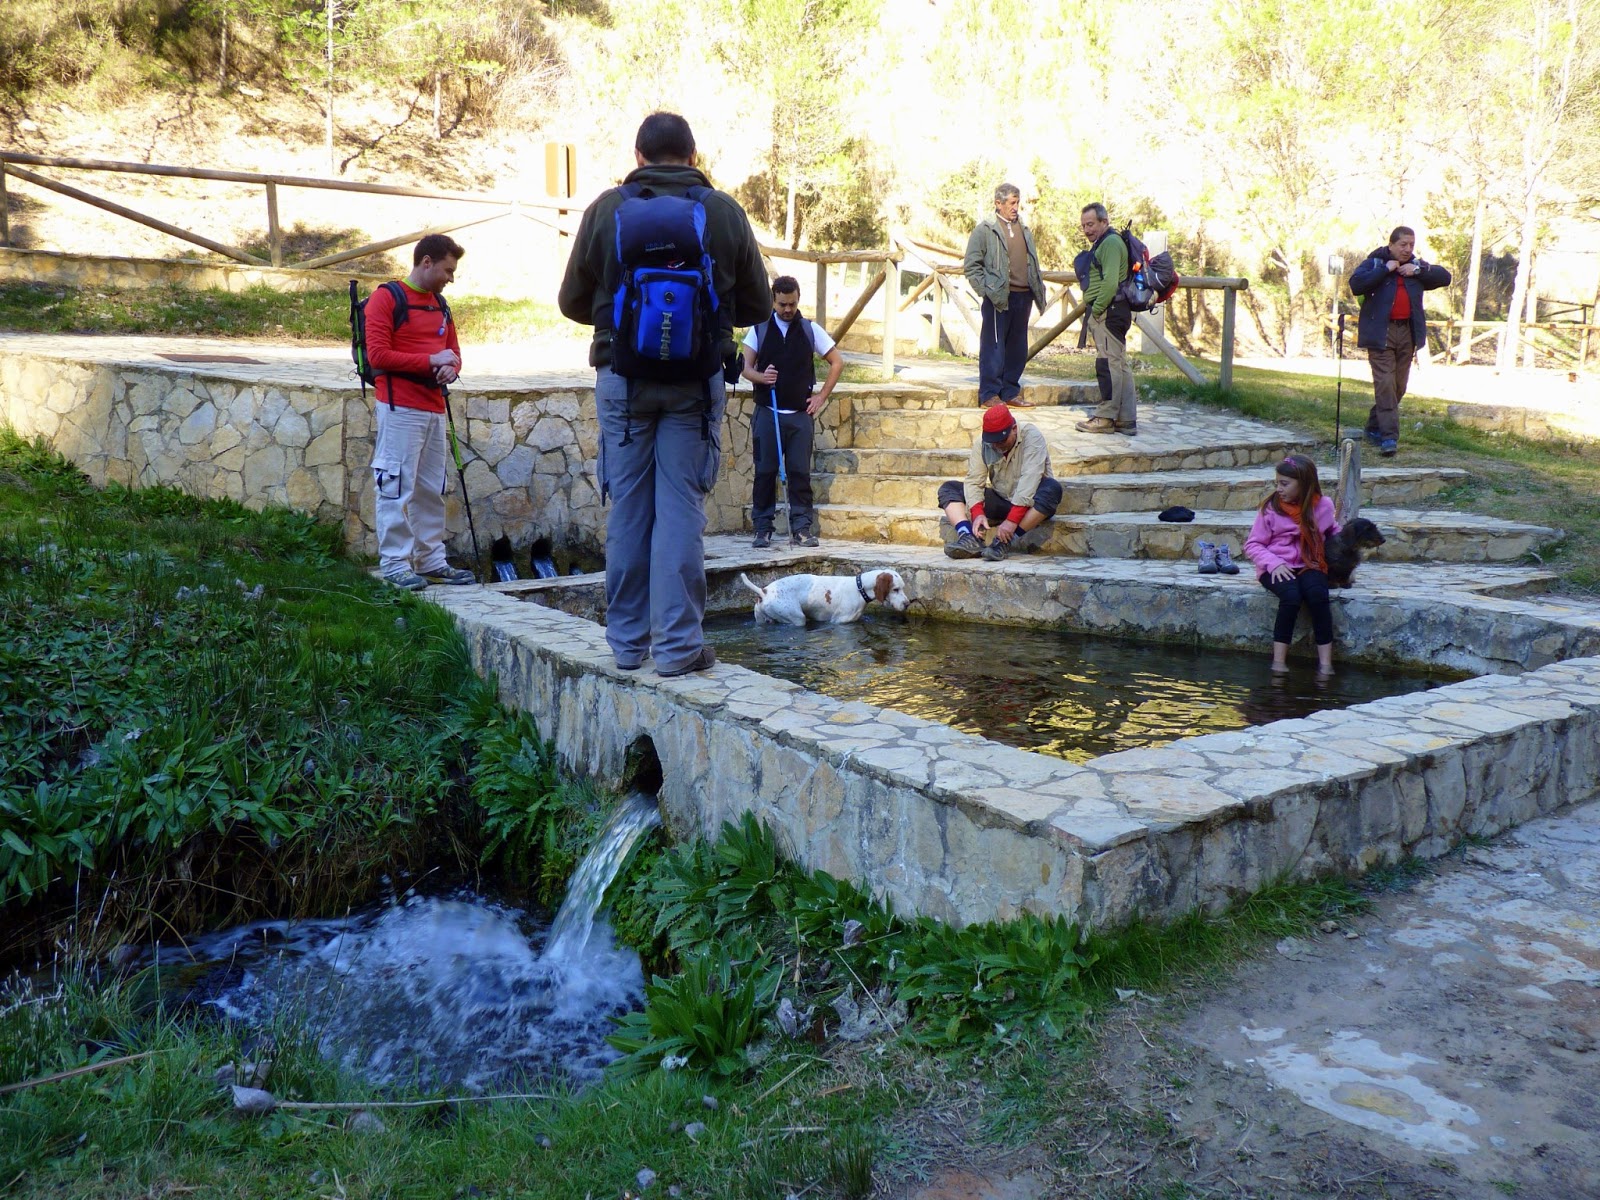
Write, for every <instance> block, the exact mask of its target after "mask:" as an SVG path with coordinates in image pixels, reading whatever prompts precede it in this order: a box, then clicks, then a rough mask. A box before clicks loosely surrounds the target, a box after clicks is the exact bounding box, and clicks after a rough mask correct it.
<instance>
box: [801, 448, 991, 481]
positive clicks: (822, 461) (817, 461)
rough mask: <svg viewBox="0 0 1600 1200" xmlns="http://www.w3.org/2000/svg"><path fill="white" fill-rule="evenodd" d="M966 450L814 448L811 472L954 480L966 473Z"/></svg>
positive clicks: (813, 474)
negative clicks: (911, 476) (953, 477)
mask: <svg viewBox="0 0 1600 1200" xmlns="http://www.w3.org/2000/svg"><path fill="white" fill-rule="evenodd" d="M968 453H969V451H967V450H911V449H906V448H901V447H894V448H890V449H887V450H879V449H874V448H872V447H870V446H852V447H841V448H838V449H832V450H816V451H813V452H812V455H811V475H812V478H813V479H815V478H816V477H817V476H818V475H822V474H833V475H920V476H923V477H925V478H928V479H935V480H941V479H949V478H950V477H951V476H952V475H954V476H955V477H956V478H957V479H959V478H961V477H962V476H963V475H965V474H966V473H967V455H968Z"/></svg>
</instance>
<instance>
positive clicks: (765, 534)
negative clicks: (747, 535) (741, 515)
mask: <svg viewBox="0 0 1600 1200" xmlns="http://www.w3.org/2000/svg"><path fill="white" fill-rule="evenodd" d="M750 545H751V547H752V548H753V549H756V550H771V549H772V530H770V529H758V530H756V540H755V541H753V542H751V543H750Z"/></svg>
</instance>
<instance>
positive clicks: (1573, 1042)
mask: <svg viewBox="0 0 1600 1200" xmlns="http://www.w3.org/2000/svg"><path fill="white" fill-rule="evenodd" d="M1436 868H1437V869H1436V870H1434V871H1433V872H1432V873H1430V874H1429V875H1427V876H1425V877H1423V878H1422V879H1421V880H1420V881H1418V882H1416V883H1415V885H1414V886H1412V887H1410V888H1408V889H1406V890H1403V891H1397V892H1392V893H1387V894H1384V895H1382V896H1381V897H1380V898H1379V899H1378V901H1377V903H1376V904H1375V906H1374V908H1373V909H1372V910H1371V912H1369V913H1368V914H1366V915H1364V916H1362V917H1359V918H1356V919H1354V920H1350V921H1347V922H1345V923H1344V924H1342V925H1341V926H1339V927H1337V928H1334V929H1328V930H1325V931H1324V932H1323V933H1322V934H1320V935H1319V936H1317V937H1316V938H1315V939H1310V940H1305V941H1296V940H1288V941H1285V942H1282V943H1279V944H1278V946H1277V947H1276V948H1275V950H1274V951H1273V952H1270V953H1268V954H1267V955H1265V956H1263V957H1262V958H1260V959H1259V960H1256V961H1253V962H1250V963H1247V964H1245V965H1244V966H1242V967H1240V968H1239V969H1238V970H1236V971H1235V972H1233V973H1232V975H1231V976H1230V977H1229V978H1228V979H1227V980H1226V982H1225V983H1224V984H1222V985H1221V987H1220V988H1219V989H1217V990H1215V991H1213V992H1212V994H1210V995H1209V996H1207V997H1206V998H1204V999H1201V1000H1199V1001H1197V1002H1195V1003H1193V1004H1191V1005H1190V1006H1189V1007H1188V1008H1187V1009H1186V1010H1185V1011H1183V1012H1182V1013H1181V1014H1173V1015H1169V1014H1167V1013H1166V1011H1165V1010H1166V1009H1167V1008H1168V1007H1170V1002H1169V1003H1154V1004H1152V1003H1150V1002H1148V1001H1146V1000H1144V999H1136V1000H1134V1001H1132V1002H1131V1003H1130V1004H1129V1006H1128V1007H1127V1009H1126V1010H1125V1011H1124V1012H1123V1013H1122V1014H1120V1017H1119V1018H1118V1019H1116V1020H1113V1021H1112V1022H1111V1023H1110V1025H1109V1027H1108V1028H1107V1030H1106V1031H1105V1038H1104V1041H1103V1045H1102V1053H1101V1055H1100V1056H1099V1057H1098V1058H1097V1060H1096V1062H1095V1064H1094V1068H1093V1070H1092V1072H1090V1073H1088V1074H1087V1075H1086V1076H1085V1077H1083V1078H1079V1079H1072V1080H1062V1081H1060V1085H1061V1086H1062V1087H1064V1088H1067V1089H1070V1090H1071V1091H1072V1092H1073V1093H1074V1095H1073V1098H1072V1102H1071V1103H1070V1104H1068V1105H1066V1106H1065V1111H1066V1112H1068V1113H1069V1114H1075V1116H1069V1117H1068V1118H1067V1119H1065V1120H1064V1121H1062V1122H1058V1124H1059V1125H1061V1126H1062V1127H1061V1128H1058V1129H1056V1130H1055V1131H1054V1132H1053V1133H1052V1135H1051V1136H1050V1137H1048V1138H1046V1139H1041V1140H1040V1141H1039V1142H1038V1143H1037V1144H1035V1145H1034V1146H1032V1147H1031V1148H1030V1149H1029V1150H1027V1151H1025V1152H1023V1153H1022V1154H1020V1155H1015V1156H1010V1157H1007V1158H996V1159H990V1160H986V1161H979V1162H975V1163H974V1164H973V1165H971V1166H969V1167H968V1168H966V1169H963V1170H962V1171H960V1172H947V1173H945V1174H944V1175H941V1176H939V1177H937V1178H936V1179H934V1180H933V1181H931V1182H930V1183H929V1184H928V1185H927V1186H925V1187H920V1188H913V1189H911V1190H908V1191H903V1192H900V1193H897V1194H899V1195H902V1196H904V1197H906V1198H907V1200H944V1198H946V1197H955V1196H963V1197H968V1198H970V1200H979V1198H992V1200H1032V1198H1034V1197H1047V1196H1048V1197H1056V1196H1061V1197H1067V1196H1072V1197H1080V1196H1081V1197H1091V1196H1092V1197H1107V1198H1109V1197H1128V1198H1132V1197H1158V1196H1159V1197H1163V1198H1167V1197H1171V1198H1173V1200H1176V1198H1178V1197H1250V1198H1256V1200H1264V1198H1266V1197H1276V1198H1282V1200H1300V1198H1303V1197H1335V1196H1340V1197H1372V1198H1377V1197H1393V1198H1405V1200H1424V1198H1427V1200H1475V1198H1477V1197H1484V1198H1489V1197H1503V1196H1515V1197H1521V1198H1523V1200H1595V1198H1597V1197H1600V1101H1597V1094H1600V1053H1597V1049H1596V1042H1597V1038H1600V801H1591V802H1590V803H1588V804H1586V805H1583V806H1581V807H1578V808H1575V809H1572V810H1569V811H1567V812H1565V813H1562V814H1560V815H1558V816H1555V817H1550V818H1545V819H1541V820H1538V821H1534V822H1531V823H1529V824H1528V825H1525V826H1523V827H1521V828H1520V829H1518V830H1516V831H1514V832H1512V833H1510V834H1507V835H1505V836H1504V837H1502V838H1500V839H1497V840H1496V841H1495V842H1493V843H1492V844H1487V845H1484V846H1477V847H1472V848H1469V849H1467V850H1466V851H1465V852H1464V853H1462V854H1460V855H1458V856H1455V857H1453V858H1451V859H1450V860H1447V861H1445V862H1443V863H1439V864H1437V865H1436Z"/></svg>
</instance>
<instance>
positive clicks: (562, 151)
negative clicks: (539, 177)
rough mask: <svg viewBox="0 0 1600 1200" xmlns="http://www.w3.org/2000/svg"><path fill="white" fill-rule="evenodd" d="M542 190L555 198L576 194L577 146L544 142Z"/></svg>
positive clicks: (566, 197)
mask: <svg viewBox="0 0 1600 1200" xmlns="http://www.w3.org/2000/svg"><path fill="white" fill-rule="evenodd" d="M544 190H545V194H546V195H548V196H550V197H552V198H553V199H556V200H570V199H571V198H572V197H573V196H575V195H577V194H578V148H577V147H576V146H570V145H567V144H566V143H565V142H546V143H545V144H544Z"/></svg>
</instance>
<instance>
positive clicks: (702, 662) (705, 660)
mask: <svg viewBox="0 0 1600 1200" xmlns="http://www.w3.org/2000/svg"><path fill="white" fill-rule="evenodd" d="M716 665H717V652H716V651H715V650H713V649H712V648H711V647H710V646H701V647H700V653H699V654H696V655H695V656H694V657H693V658H691V659H690V660H689V661H688V662H687V663H685V664H684V665H683V666H681V667H678V668H676V669H674V670H671V671H663V670H661V669H660V668H659V667H658V668H657V669H656V674H657V675H661V676H664V677H665V678H667V679H675V678H677V677H678V676H679V675H687V674H689V672H691V671H709V670H710V669H711V668H712V667H714V666H716Z"/></svg>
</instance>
